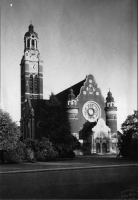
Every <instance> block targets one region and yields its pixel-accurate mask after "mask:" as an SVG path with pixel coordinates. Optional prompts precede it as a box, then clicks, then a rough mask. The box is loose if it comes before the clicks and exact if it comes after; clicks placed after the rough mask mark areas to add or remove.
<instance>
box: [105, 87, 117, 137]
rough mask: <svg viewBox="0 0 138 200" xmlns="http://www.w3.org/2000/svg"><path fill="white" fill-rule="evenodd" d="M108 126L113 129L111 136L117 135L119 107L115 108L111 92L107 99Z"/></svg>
mask: <svg viewBox="0 0 138 200" xmlns="http://www.w3.org/2000/svg"><path fill="white" fill-rule="evenodd" d="M105 114H106V125H107V126H108V127H109V128H110V129H111V134H116V133H117V107H115V102H114V98H113V97H112V93H111V92H110V91H109V92H108V93H107V97H106V107H105Z"/></svg>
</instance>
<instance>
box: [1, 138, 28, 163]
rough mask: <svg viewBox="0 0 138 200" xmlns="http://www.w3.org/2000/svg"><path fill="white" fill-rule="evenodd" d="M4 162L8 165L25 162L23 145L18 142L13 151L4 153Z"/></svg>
mask: <svg viewBox="0 0 138 200" xmlns="http://www.w3.org/2000/svg"><path fill="white" fill-rule="evenodd" d="M5 160H6V161H7V162H10V163H22V162H23V161H25V145H24V144H23V143H22V142H21V141H19V142H18V144H17V145H16V148H14V149H8V150H7V151H6V152H5Z"/></svg>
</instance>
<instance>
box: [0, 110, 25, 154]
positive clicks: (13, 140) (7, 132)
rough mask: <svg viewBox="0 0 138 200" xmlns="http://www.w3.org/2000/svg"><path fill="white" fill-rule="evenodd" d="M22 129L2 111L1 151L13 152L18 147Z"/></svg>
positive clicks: (0, 124) (0, 117)
mask: <svg viewBox="0 0 138 200" xmlns="http://www.w3.org/2000/svg"><path fill="white" fill-rule="evenodd" d="M20 136H21V133H20V129H19V127H18V126H17V124H16V122H14V121H13V120H12V118H11V116H10V115H9V113H7V112H4V111H3V110H2V109H0V150H9V149H10V150H11V149H14V148H15V147H16V146H17V143H18V141H19V138H20Z"/></svg>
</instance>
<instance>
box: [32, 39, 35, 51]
mask: <svg viewBox="0 0 138 200" xmlns="http://www.w3.org/2000/svg"><path fill="white" fill-rule="evenodd" d="M32 48H33V49H34V48H35V41H34V40H32Z"/></svg>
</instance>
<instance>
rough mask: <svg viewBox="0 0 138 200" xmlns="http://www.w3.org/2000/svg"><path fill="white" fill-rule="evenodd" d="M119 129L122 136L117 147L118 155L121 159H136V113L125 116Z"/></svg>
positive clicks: (137, 152) (137, 120)
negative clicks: (118, 149)
mask: <svg viewBox="0 0 138 200" xmlns="http://www.w3.org/2000/svg"><path fill="white" fill-rule="evenodd" d="M121 129H122V131H123V135H122V137H121V141H120V143H119V145H118V146H119V148H120V154H121V155H122V156H123V157H128V158H138V111H134V114H132V115H129V116H127V118H126V120H125V121H124V123H123V124H122V126H121Z"/></svg>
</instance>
